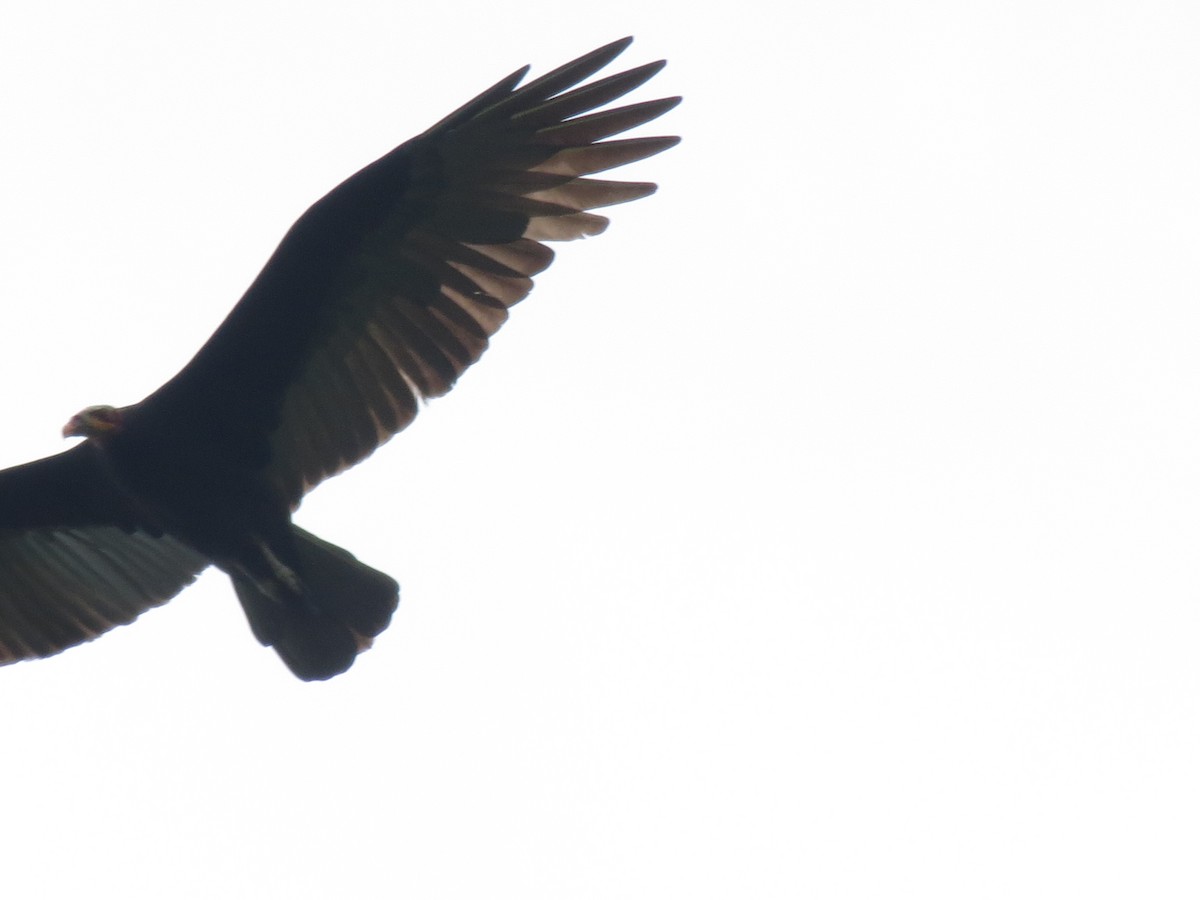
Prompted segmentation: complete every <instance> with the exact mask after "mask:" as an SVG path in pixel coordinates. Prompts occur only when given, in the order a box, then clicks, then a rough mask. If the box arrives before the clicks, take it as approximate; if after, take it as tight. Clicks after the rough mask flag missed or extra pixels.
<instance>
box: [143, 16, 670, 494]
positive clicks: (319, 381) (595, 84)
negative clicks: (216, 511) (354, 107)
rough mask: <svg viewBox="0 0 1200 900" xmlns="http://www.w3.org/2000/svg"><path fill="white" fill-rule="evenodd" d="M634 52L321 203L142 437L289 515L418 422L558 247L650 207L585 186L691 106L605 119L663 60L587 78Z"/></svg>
mask: <svg viewBox="0 0 1200 900" xmlns="http://www.w3.org/2000/svg"><path fill="white" fill-rule="evenodd" d="M628 45H629V39H626V40H621V41H616V42H614V43H612V44H609V45H607V46H604V47H601V48H599V49H597V50H594V51H592V52H591V53H587V54H585V55H583V56H581V57H579V58H578V59H576V60H574V61H572V62H569V63H567V64H566V65H564V66H560V67H559V68H557V69H555V70H553V71H552V72H550V73H549V74H547V75H543V76H542V77H540V78H536V79H534V80H533V81H530V82H529V83H528V84H525V85H521V86H518V84H519V82H520V81H521V79H522V78H523V77H524V75H525V71H526V70H525V69H522V70H520V71H517V72H515V73H513V74H512V75H510V76H509V77H507V78H505V79H503V80H501V81H500V82H499V83H497V84H495V85H493V86H492V87H491V88H489V89H488V90H486V91H484V92H483V93H482V94H480V95H479V96H478V97H476V98H475V99H474V100H471V101H470V102H468V103H467V104H465V105H464V106H462V107H460V108H459V109H458V110H457V111H455V112H453V113H451V114H450V115H449V116H447V117H446V118H444V119H443V120H442V121H441V122H439V123H438V124H436V125H434V126H433V127H432V128H430V129H428V130H427V131H425V132H424V133H423V134H421V135H419V136H418V137H416V138H413V139H412V140H410V141H408V142H407V143H405V144H402V145H401V146H399V147H398V148H396V149H395V150H393V151H392V152H391V153H388V154H386V155H385V156H383V157H382V158H380V159H378V160H376V161H375V162H374V163H372V164H371V165H369V166H367V167H366V168H365V169H363V170H362V171H360V172H359V173H358V174H356V175H354V176H352V177H351V178H349V179H348V180H346V181H345V182H343V183H342V184H341V185H340V186H339V187H337V188H335V189H334V190H333V191H331V192H330V193H329V194H327V195H326V196H325V197H324V198H323V199H321V200H319V201H318V202H317V203H316V204H314V205H313V206H312V207H311V208H310V209H309V210H308V212H306V213H305V214H304V215H303V216H301V218H300V219H299V220H298V221H297V222H296V224H295V225H294V226H293V227H292V229H291V230H290V231H289V232H288V234H287V235H286V236H285V237H284V239H283V242H282V243H281V244H280V245H279V248H278V249H277V250H276V251H275V254H274V255H273V256H272V257H271V259H270V260H269V261H268V262H267V265H266V266H265V268H264V269H263V271H262V272H261V273H260V274H259V276H258V278H257V279H256V280H255V282H254V284H252V285H251V287H250V289H249V290H248V291H247V292H246V295H245V296H244V297H243V298H242V300H241V301H240V302H239V303H238V304H237V306H235V307H234V309H233V311H232V312H231V313H230V314H229V316H228V318H226V319H225V321H224V322H223V323H222V324H221V326H220V327H219V328H218V329H217V331H216V332H215V333H214V334H213V336H212V337H211V338H210V339H209V340H208V342H207V343H206V344H205V345H204V346H203V347H202V348H201V349H200V351H199V352H198V353H197V354H196V356H195V357H194V358H193V359H192V361H191V362H190V363H188V365H187V366H185V367H184V369H183V370H182V371H180V372H179V373H178V374H177V375H176V376H175V377H174V378H172V379H171V380H170V381H169V382H167V383H166V384H165V385H163V386H162V387H161V388H160V389H159V390H158V391H156V392H155V393H154V394H152V395H151V396H150V397H149V398H147V399H146V400H145V401H144V402H143V403H142V404H140V405H139V406H137V407H135V408H134V410H133V411H131V412H130V427H134V423H133V421H132V419H133V416H134V415H136V416H137V418H138V424H137V427H139V428H145V429H146V430H147V431H153V432H155V433H159V434H171V435H175V436H186V440H187V441H188V442H189V443H190V444H191V445H192V446H195V447H204V448H205V451H204V452H206V453H208V454H209V455H211V456H212V457H213V458H214V459H221V460H240V461H242V463H243V464H244V465H246V466H247V467H251V468H257V469H259V470H260V471H264V473H265V475H266V477H267V478H268V479H269V480H270V481H272V482H273V483H274V484H275V486H276V487H277V488H278V490H279V492H280V494H281V495H282V496H284V497H286V498H287V499H288V500H289V501H290V502H292V503H293V504H296V503H298V502H299V500H300V497H301V496H302V495H303V494H304V493H305V491H307V490H309V489H310V488H312V487H313V486H314V485H316V484H317V483H319V482H320V481H321V480H322V479H325V478H328V477H329V476H331V475H333V474H336V473H337V472H339V471H341V470H342V469H344V468H346V467H347V466H350V465H353V464H354V463H356V462H358V461H359V460H361V459H363V458H365V457H366V456H368V455H369V454H370V453H371V452H373V451H374V450H375V449H376V448H377V447H378V446H379V445H380V444H382V443H383V442H384V441H386V440H388V439H389V438H390V437H391V436H392V435H394V434H396V433H397V432H399V431H401V430H402V429H404V428H405V427H407V426H408V424H409V423H410V422H412V421H413V419H414V417H415V416H416V415H417V410H418V405H419V401H420V400H422V399H428V398H431V397H438V396H441V395H442V394H445V393H446V392H447V391H449V390H450V388H451V387H452V386H453V385H454V383H455V381H456V379H457V378H458V377H459V376H460V375H461V374H462V373H463V372H464V371H465V370H466V369H467V368H468V367H469V366H471V365H472V364H473V363H474V362H475V361H476V360H478V359H479V358H480V356H481V355H482V354H483V352H484V350H485V348H486V347H487V346H488V342H489V339H490V338H491V336H492V335H493V334H494V333H495V332H496V331H497V330H498V329H499V328H500V327H501V325H502V324H503V323H504V321H505V320H506V319H507V318H508V309H509V307H511V306H512V305H513V304H515V303H517V302H518V301H519V300H521V299H522V298H523V297H525V296H526V295H527V294H528V293H529V291H530V290H531V289H532V287H533V277H534V276H535V275H537V274H538V273H539V272H541V271H542V270H543V269H545V268H546V267H547V266H548V265H549V264H550V261H551V260H552V259H553V257H554V254H553V252H552V251H551V250H550V248H549V247H548V246H546V242H548V241H564V240H573V239H576V238H581V237H584V236H587V235H594V234H599V233H600V232H601V231H603V230H604V228H605V226H606V225H607V224H608V220H607V219H606V218H605V217H604V216H601V215H599V214H597V213H594V212H590V210H592V209H595V208H598V207H604V206H608V205H611V204H615V203H624V202H626V201H629V200H634V199H637V198H639V197H645V196H646V195H648V194H650V193H653V191H654V189H655V187H654V185H653V184H649V183H643V182H623V181H608V180H603V179H595V178H590V177H588V176H590V175H592V174H594V173H597V172H603V171H606V170H609V169H614V168H618V167H620V166H623V165H626V164H627V163H631V162H634V161H635V160H640V159H644V158H646V157H648V156H652V155H654V154H655V153H659V152H661V151H663V150H666V149H667V148H668V147H672V146H674V145H675V144H676V143H677V142H678V138H675V137H632V138H618V139H616V140H608V138H610V137H612V136H614V135H620V134H622V133H624V132H626V131H628V130H629V129H632V128H636V127H637V126H639V125H642V124H644V123H646V122H650V121H652V120H653V119H656V118H657V117H658V116H660V115H662V114H663V113H665V112H667V111H668V110H670V109H672V108H673V107H674V106H675V105H676V104H677V103H678V102H679V98H678V97H667V98H663V99H659V100H647V101H643V102H640V103H632V104H629V105H626V106H618V107H616V108H606V109H601V107H605V106H606V105H607V104H609V103H611V102H613V101H616V100H617V99H619V98H621V97H623V96H625V95H626V94H628V93H629V92H631V91H633V90H635V89H636V88H638V87H639V86H641V85H642V84H644V83H645V82H647V81H648V80H649V79H651V78H652V77H653V76H654V75H655V74H656V73H657V72H658V71H659V70H660V69H662V67H663V65H664V63H662V62H656V63H649V64H646V65H642V66H637V67H636V68H633V69H630V70H628V71H626V72H619V73H617V74H614V75H609V76H607V77H603V78H599V79H596V80H594V81H591V82H590V83H583V82H585V81H586V80H587V79H588V78H590V77H591V76H592V75H593V74H595V73H596V72H598V71H599V70H600V69H601V68H603V67H604V66H605V65H607V64H608V63H610V62H612V61H613V60H614V59H615V58H616V57H617V56H618V55H619V54H620V53H621V52H622V51H623V50H624V49H625V48H626V47H627V46H628ZM597 110H599V111H597Z"/></svg>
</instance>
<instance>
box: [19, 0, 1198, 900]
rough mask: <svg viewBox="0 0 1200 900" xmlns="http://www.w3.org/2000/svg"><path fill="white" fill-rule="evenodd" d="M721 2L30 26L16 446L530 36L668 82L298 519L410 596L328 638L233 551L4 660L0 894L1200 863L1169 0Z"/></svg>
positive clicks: (1192, 88)
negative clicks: (375, 626) (362, 627)
mask: <svg viewBox="0 0 1200 900" xmlns="http://www.w3.org/2000/svg"><path fill="white" fill-rule="evenodd" d="M729 9H732V8H729V7H727V8H726V10H727V11H726V12H725V13H723V14H721V15H715V14H711V13H704V12H702V11H700V10H699V9H698V8H694V7H691V6H684V5H683V4H675V5H669V4H664V5H661V6H657V7H656V6H654V5H652V4H646V3H644V2H639V3H634V2H627V0H613V2H609V3H605V4H602V5H600V6H598V7H596V6H593V7H578V8H571V7H570V6H564V5H563V4H561V3H547V2H541V0H531V2H527V3H522V4H519V5H516V6H514V5H512V4H496V3H487V4H484V3H475V2H473V0H472V2H465V3H444V4H423V5H417V6H414V5H413V4H403V3H382V2H370V3H368V2H346V0H339V2H337V3H325V4H316V3H308V4H294V3H283V2H264V0H238V2H237V3H232V2H227V0H216V2H210V3H206V4H200V5H193V6H190V7H188V6H183V7H179V6H178V5H175V4H150V3H102V4H93V3H82V2H65V3H60V4H44V5H40V6H37V7H34V6H33V5H27V7H26V8H23V9H22V10H21V11H19V12H10V13H9V14H7V15H6V20H5V26H4V28H3V29H2V30H0V77H2V78H3V83H4V85H5V88H4V90H3V91H0V120H2V121H3V122H4V123H5V129H4V136H3V138H0V236H2V238H3V241H2V246H3V248H4V252H3V263H2V265H0V310H2V313H3V318H2V319H0V384H3V385H4V387H3V395H4V402H5V405H6V408H7V410H8V414H7V416H6V422H5V428H4V439H3V442H2V443H0V465H12V464H16V463H19V462H23V461H25V460H27V459H30V458H33V457H36V456H40V455H45V454H48V453H51V452H55V451H56V450H58V449H60V448H61V447H62V444H61V441H60V440H59V438H58V433H59V429H60V428H61V426H62V424H63V422H64V421H65V420H66V419H67V417H68V416H69V415H70V414H72V413H73V412H75V411H76V410H78V409H79V408H80V407H82V406H84V405H87V404H90V403H97V402H110V403H116V404H122V403H129V402H133V401H136V400H138V399H140V398H141V397H142V396H144V395H145V394H147V393H148V392H149V391H151V390H152V389H153V388H154V387H156V386H157V385H158V384H159V383H160V382H161V381H162V380H164V379H165V378H167V377H169V376H170V375H171V374H173V372H174V371H175V370H176V369H177V368H178V367H179V366H180V365H182V364H183V363H184V362H185V361H186V360H187V358H188V357H189V356H190V355H191V354H192V353H193V352H194V351H195V349H196V348H197V347H199V345H200V344H201V343H202V341H203V340H204V339H205V338H206V337H207V335H208V334H209V332H210V331H211V330H212V328H213V327H215V325H216V324H217V323H218V322H219V321H220V320H221V319H222V318H223V317H224V315H225V314H226V312H228V310H229V308H230V307H231V306H232V304H233V303H234V302H235V301H236V299H237V298H238V296H239V295H240V294H241V292H242V290H243V289H244V288H245V287H246V285H247V284H248V283H249V282H250V280H251V279H252V278H253V276H254V275H255V273H256V272H257V270H258V268H259V267H260V266H261V265H262V263H263V262H264V261H265V260H266V258H267V256H268V255H269V253H270V252H271V250H272V249H273V248H274V245H275V243H276V242H277V241H278V240H279V238H280V237H281V236H282V235H283V233H284V231H285V230H286V229H287V227H288V226H289V225H290V224H291V222H292V221H293V220H294V219H295V217H296V216H298V215H299V214H300V213H301V212H302V211H303V210H304V209H305V207H307V205H308V204H309V203H311V202H312V201H314V200H315V199H316V198H317V197H319V196H320V195H321V194H322V193H324V192H325V191H326V190H328V189H329V188H331V187H332V186H333V185H335V184H336V183H337V182H339V181H340V180H341V179H343V178H344V177H346V176H347V175H349V174H350V173H351V172H353V171H354V170H356V169H357V168H359V167H361V166H362V165H364V164H366V163H368V162H370V161H371V160H372V159H374V158H375V157H376V156H378V155H380V154H381V153H383V152H385V151H387V150H388V149H390V148H391V147H392V146H394V145H395V144H397V143H399V142H400V141H402V140H404V139H406V138H408V137H409V136H411V135H413V134H415V133H417V132H419V131H422V130H424V129H425V128H426V127H427V126H428V125H430V124H432V123H433V122H434V121H436V120H437V119H439V118H440V117H441V116H442V115H444V114H445V113H446V112H448V111H449V110H451V109H452V108H454V107H455V106H457V105H458V104H459V103H461V102H462V101H464V100H466V99H468V98H469V97H471V96H472V95H473V94H475V93H476V92H477V91H479V90H480V89H482V88H484V87H486V86H487V85H489V84H491V83H492V82H493V81H495V80H497V79H498V78H500V77H501V76H503V75H505V74H507V73H508V72H510V71H511V70H513V69H515V68H517V67H518V66H520V65H522V64H524V63H526V62H530V63H532V64H533V65H534V73H535V74H540V73H541V72H544V71H546V70H547V69H548V68H550V67H552V66H555V65H557V64H559V63H561V62H564V61H566V60H568V59H570V58H572V57H574V56H576V55H578V54H580V53H582V52H584V51H586V50H589V49H591V48H593V47H595V46H598V45H600V44H602V43H606V42H608V41H610V40H612V39H614V38H617V37H620V36H622V35H624V34H627V33H633V34H635V35H636V36H637V42H636V43H635V44H634V46H633V48H632V49H631V50H630V51H629V52H628V53H627V54H626V57H625V58H624V60H623V61H622V62H623V63H628V65H635V64H638V63H641V62H645V61H648V60H652V59H657V58H659V57H662V56H665V57H667V58H669V59H670V60H671V65H670V66H669V67H668V68H667V69H666V71H665V72H664V73H663V74H662V75H660V76H659V77H658V78H657V79H655V81H654V82H652V83H651V85H650V86H648V87H646V88H644V89H642V90H641V91H640V92H639V94H638V95H637V98H638V99H648V98H651V97H656V96H663V95H669V94H675V93H681V94H684V95H686V102H685V104H684V105H683V106H681V107H680V108H679V109H677V110H675V111H674V112H672V113H671V114H670V115H669V116H668V117H666V118H665V119H663V120H661V121H660V122H659V123H655V124H654V125H652V126H649V127H648V128H647V129H645V132H644V133H655V134H656V133H675V134H681V135H683V136H684V143H683V144H681V145H680V146H679V147H677V148H675V149H674V150H672V151H670V152H669V153H667V154H664V155H662V156H660V157H657V158H655V159H653V160H650V161H647V162H644V163H642V164H639V165H638V166H636V167H631V168H630V170H628V174H629V176H630V177H633V178H638V179H652V180H656V181H658V182H659V183H660V185H661V190H660V192H659V194H658V195H657V196H655V197H654V198H651V199H648V200H644V201H640V202H637V203H635V204H632V205H629V206H627V207H618V208H615V209H614V210H613V211H612V218H613V225H612V227H611V229H610V230H609V232H608V233H607V234H605V235H603V236H602V237H599V238H596V239H593V240H588V241H586V242H579V243H577V244H574V245H568V246H564V247H560V248H559V250H560V253H559V259H558V262H557V263H556V264H555V265H554V267H552V269H551V270H550V271H548V272H547V273H545V275H544V276H542V277H541V278H540V279H539V282H538V287H537V289H536V291H535V292H534V294H533V295H532V296H531V298H530V299H529V300H528V301H527V302H526V303H525V304H523V305H522V306H521V307H520V308H518V309H517V310H516V312H515V314H514V316H513V319H512V321H511V322H510V324H509V325H508V327H507V328H506V329H505V330H504V331H503V332H502V333H501V334H500V335H499V336H498V338H497V339H496V341H495V342H494V345H493V348H492V349H491V350H490V351H489V352H488V354H487V356H486V357H485V358H484V360H483V361H482V362H481V363H480V364H479V365H478V366H477V367H476V368H475V369H473V370H472V371H471V372H469V373H468V374H467V375H466V376H465V377H464V379H463V380H462V382H461V383H460V385H459V387H458V388H457V389H456V390H455V391H454V392H453V393H452V394H451V395H450V396H449V397H447V398H444V399H442V400H440V401H437V402H436V403H434V404H432V405H431V406H430V407H428V408H427V409H426V410H425V411H424V412H423V413H422V415H421V417H420V419H419V420H418V422H417V423H416V424H415V425H414V426H413V427H412V428H411V429H410V430H409V431H408V432H406V433H405V434H403V435H401V436H400V437H399V438H398V439H397V440H396V441H394V442H393V443H392V444H390V445H388V446H387V447H386V448H384V449H383V450H382V451H380V452H379V453H377V454H376V455H375V456H374V457H373V458H372V459H371V460H369V461H368V462H366V463H365V464H363V465H362V466H360V467H358V468H357V469H355V470H353V471H352V472H350V473H347V474H346V475H344V476H342V477H340V478H338V479H336V480H334V481H332V482H330V483H328V484H327V485H325V486H324V487H322V488H321V489H320V490H318V491H317V492H316V493H315V494H314V495H313V496H311V497H310V498H309V500H308V501H307V502H306V504H305V506H304V507H303V509H302V510H301V512H300V516H299V521H300V522H301V523H302V524H303V525H304V526H305V527H307V528H309V529H311V530H313V531H315V532H317V533H318V534H321V535H322V536H324V537H326V538H328V539H330V540H333V541H335V542H336V543H338V544H341V545H343V546H345V547H347V548H348V549H350V550H351V551H352V552H354V553H355V554H357V555H358V556H359V557H360V558H362V559H364V560H365V561H367V562H369V563H371V564H372V565H375V566H377V567H379V568H381V569H384V570H385V571H387V572H389V573H391V574H392V575H394V576H395V577H396V578H397V579H399V581H400V582H401V585H402V601H401V606H400V611H399V613H398V615H397V616H396V618H395V620H394V621H393V624H392V626H391V628H390V630H389V631H388V632H386V633H385V634H384V635H383V637H382V638H381V639H380V640H379V641H378V642H377V644H376V647H375V649H373V650H372V651H371V652H370V653H368V654H367V655H366V656H364V657H363V658H362V659H360V661H359V663H358V664H357V665H356V666H355V668H354V669H353V670H352V671H351V672H350V673H348V674H347V675H345V676H343V677H341V678H338V679H335V680H334V681H332V682H329V683H327V684H302V683H300V682H298V681H296V680H294V679H293V678H292V676H291V675H290V674H289V673H288V672H287V671H286V670H285V669H284V667H283V666H282V665H281V664H280V662H279V661H278V659H277V658H276V657H275V655H274V654H273V653H271V652H270V651H267V650H264V649H262V648H260V647H259V646H258V645H257V643H256V642H255V641H254V639H253V638H252V637H251V635H250V633H249V629H248V628H247V627H246V625H245V622H244V620H243V617H242V614H241V612H240V610H239V608H238V606H237V603H236V601H235V599H234V596H233V592H232V589H231V588H230V586H229V584H228V581H227V579H226V578H225V577H224V576H222V575H220V574H219V573H210V574H208V575H206V576H205V577H204V578H203V579H202V580H201V582H200V583H199V584H198V585H196V586H194V587H193V588H191V589H189V590H188V591H187V592H185V593H184V594H183V595H181V596H180V597H179V598H178V599H177V600H175V601H173V602H172V603H171V604H169V605H168V606H166V607H164V608H163V609H160V610H155V611H152V612H150V613H148V614H146V615H145V616H144V617H143V618H142V619H141V620H139V621H138V622H137V623H136V624H135V625H134V626H133V627H129V628H122V629H118V630H117V631H115V632H113V633H112V634H110V635H107V636H106V637H104V638H102V639H100V640H99V641H97V642H95V643H93V644H90V645H88V646H85V647H80V648H76V649H74V650H71V651H69V652H67V653H66V654H63V655H62V656H59V657H57V658H55V659H52V660H47V661H40V662H36V663H25V664H20V665H16V666H12V667H9V668H6V669H3V670H0V709H2V711H3V715H2V719H0V721H2V722H3V738H2V740H0V767H2V768H3V771H4V772H5V773H6V774H5V779H4V798H5V799H4V802H3V813H4V814H3V824H0V869H2V871H3V872H4V877H3V881H4V885H5V892H6V894H8V895H10V896H12V897H29V898H76V897H105V896H121V897H125V898H134V900H137V898H156V900H157V898H185V900H187V898H216V897H222V898H225V897H228V898H288V900H307V898H333V897H363V898H376V897H378V898H391V897H397V898H399V897H403V898H406V900H421V898H483V897H508V896H512V897H521V898H523V900H541V898H546V900H550V898H553V900H563V898H571V900H587V898H621V900H643V898H644V900H651V898H653V900H662V898H688V900H707V898H713V900H716V898H722V900H724V898H735V897H736V898H747V900H774V898H781V900H782V898H805V900H818V898H831V900H832V898H838V900H845V898H855V900H857V898H863V900H866V898H871V900H877V898H892V897H920V898H922V900H931V898H955V900H960V898H972V900H976V898H1010V897H1021V898H1062V897H1085V896H1086V897H1100V898H1105V897H1133V896H1145V897H1155V898H1174V897H1180V898H1184V897H1195V896H1196V895H1197V893H1198V892H1200V874H1198V870H1197V867H1196V865H1195V848H1196V846H1197V842H1198V840H1200V774H1198V773H1200V765H1198V764H1197V760H1198V759H1200V653H1198V652H1197V648H1198V647H1200V569H1198V566H1197V555H1198V554H1197V550H1198V548H1200V412H1198V410H1200V402H1198V401H1200V352H1198V350H1200V274H1198V272H1197V265H1196V263H1197V250H1196V248H1197V246H1198V245H1200V174H1198V173H1200V165H1198V163H1197V160H1200V128H1198V127H1197V113H1196V109H1197V104H1196V101H1197V97H1198V96H1200V61H1198V57H1197V55H1196V46H1197V40H1198V39H1200V8H1194V7H1192V6H1189V5H1187V4H1180V3H1167V2H1147V3H1116V2H1088V3H1083V2H1055V0H1050V2H1045V0H1043V2H1025V0H1016V2H1008V3H1003V4H978V3H971V4H964V3H953V2H943V3H937V2H915V3H887V2H854V0H850V2H832V0H820V2H812V3H805V2H800V3H796V4H778V3H765V2H762V0H750V2H747V3H742V4H738V5H737V6H736V14H735V13H731V12H729V11H728V10H729ZM785 11H786V12H785ZM0 502H3V498H0ZM0 577H2V575H0Z"/></svg>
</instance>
